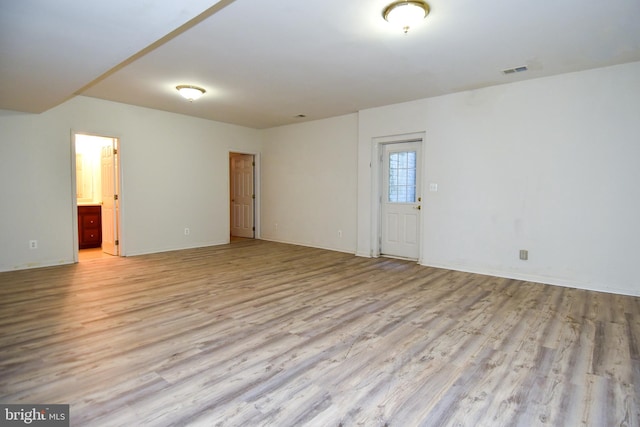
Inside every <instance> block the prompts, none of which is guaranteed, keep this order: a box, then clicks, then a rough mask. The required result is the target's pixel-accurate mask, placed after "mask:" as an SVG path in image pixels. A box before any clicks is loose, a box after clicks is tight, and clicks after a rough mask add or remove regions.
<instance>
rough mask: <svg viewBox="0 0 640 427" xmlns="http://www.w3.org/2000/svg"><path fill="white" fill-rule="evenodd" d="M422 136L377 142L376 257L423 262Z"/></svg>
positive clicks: (374, 181) (373, 232)
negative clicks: (421, 234) (421, 260)
mask: <svg viewBox="0 0 640 427" xmlns="http://www.w3.org/2000/svg"><path fill="white" fill-rule="evenodd" d="M422 141H423V134H411V135H397V136H393V137H384V138H375V139H374V141H373V147H372V148H373V155H374V156H375V157H374V158H375V159H376V161H375V162H372V178H373V183H372V184H373V190H374V191H373V192H372V195H373V199H372V208H373V209H374V212H376V213H377V215H376V217H375V221H373V224H372V226H373V227H372V237H373V242H374V243H373V251H372V255H373V256H387V257H392V258H402V259H409V260H415V261H418V262H419V261H420V259H421V246H420V242H421V237H420V230H421V228H422V193H421V191H422V190H421V182H422V178H421V174H422V164H423V156H422Z"/></svg>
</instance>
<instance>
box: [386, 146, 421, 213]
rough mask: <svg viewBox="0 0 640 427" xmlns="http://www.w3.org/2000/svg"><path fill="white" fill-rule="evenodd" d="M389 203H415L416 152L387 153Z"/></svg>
mask: <svg viewBox="0 0 640 427" xmlns="http://www.w3.org/2000/svg"><path fill="white" fill-rule="evenodd" d="M388 199H389V202H391V203H415V202H416V152H415V151H399V152H393V153H389V196H388Z"/></svg>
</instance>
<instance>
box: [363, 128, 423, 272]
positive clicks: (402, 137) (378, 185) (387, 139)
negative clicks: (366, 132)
mask: <svg viewBox="0 0 640 427" xmlns="http://www.w3.org/2000/svg"><path fill="white" fill-rule="evenodd" d="M417 141H419V142H420V144H421V150H420V151H421V153H422V155H421V158H420V159H418V165H419V167H420V176H421V183H420V184H421V185H420V188H421V192H424V185H422V184H424V176H425V169H424V164H425V160H424V158H425V155H424V153H425V149H424V141H425V132H412V133H406V134H399V135H389V136H381V137H374V138H372V141H371V201H370V206H371V212H373V213H374V215H373V216H372V221H371V230H370V236H371V243H372V244H371V256H372V257H374V258H378V257H380V256H381V253H380V252H381V251H380V250H381V247H382V245H381V243H380V239H381V238H382V193H383V188H382V181H383V176H382V170H383V168H382V157H383V156H384V145H387V144H397V143H403V142H417ZM417 196H418V197H422V200H423V201H424V196H423V194H418V195H417ZM423 225H424V209H422V211H421V212H420V224H419V227H418V228H419V230H420V231H419V233H420V234H422V230H424V226H423ZM422 252H423V251H422V236H421V235H419V236H418V259H417V262H418V263H419V264H421V263H422Z"/></svg>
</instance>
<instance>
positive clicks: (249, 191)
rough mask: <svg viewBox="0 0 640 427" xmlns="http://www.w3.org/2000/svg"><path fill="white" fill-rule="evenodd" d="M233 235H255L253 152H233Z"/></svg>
mask: <svg viewBox="0 0 640 427" xmlns="http://www.w3.org/2000/svg"><path fill="white" fill-rule="evenodd" d="M230 160H231V235H232V236H235V237H250V238H253V237H254V232H255V231H254V230H255V229H254V201H255V193H254V158H253V155H251V154H235V153H234V154H232V155H231V157H230Z"/></svg>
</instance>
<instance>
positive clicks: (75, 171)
mask: <svg viewBox="0 0 640 427" xmlns="http://www.w3.org/2000/svg"><path fill="white" fill-rule="evenodd" d="M118 149H119V140H118V138H114V137H105V136H97V135H88V134H82V133H74V134H73V141H72V153H73V157H74V159H73V162H72V176H73V194H74V195H75V197H74V203H73V212H74V213H73V219H74V225H75V226H74V239H73V241H74V254H75V255H74V260H75V261H76V262H79V261H84V260H88V259H95V258H102V257H111V256H119V255H120V254H121V251H120V247H121V246H120V200H119V199H120V194H119V191H120V180H119V176H120V173H119V169H120V166H119V164H120V159H119V152H118Z"/></svg>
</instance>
